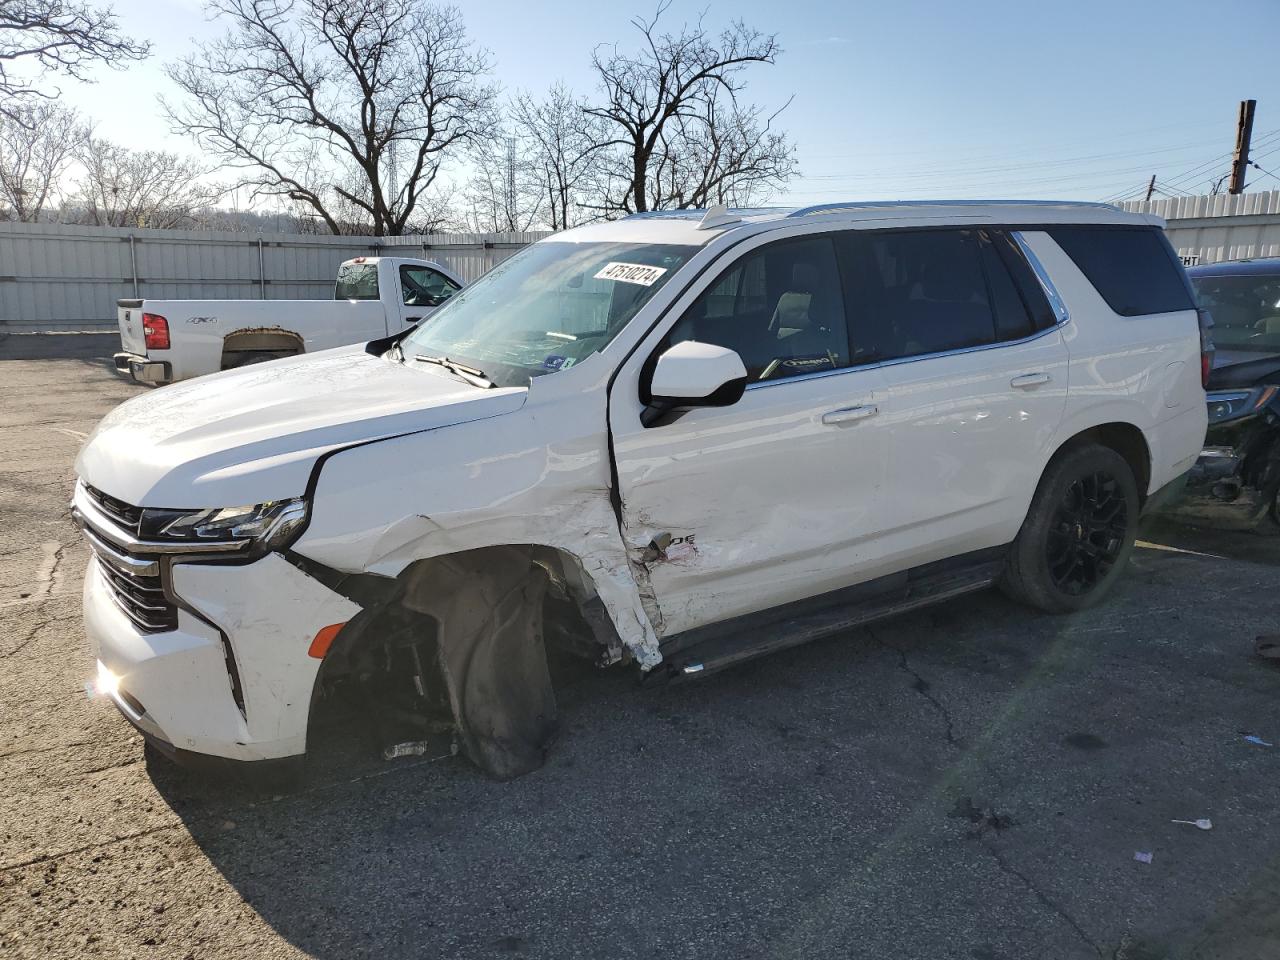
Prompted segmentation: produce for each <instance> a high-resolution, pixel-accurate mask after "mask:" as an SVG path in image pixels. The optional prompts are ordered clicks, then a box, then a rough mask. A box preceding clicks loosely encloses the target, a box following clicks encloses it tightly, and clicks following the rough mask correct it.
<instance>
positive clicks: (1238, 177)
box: [1227, 100, 1258, 194]
mask: <svg viewBox="0 0 1280 960" xmlns="http://www.w3.org/2000/svg"><path fill="white" fill-rule="evenodd" d="M1257 106H1258V101H1257V100H1241V101H1240V117H1239V119H1238V120H1237V121H1236V152H1235V156H1234V157H1232V158H1231V186H1230V187H1229V188H1228V189H1227V193H1231V194H1236V193H1244V175H1245V172H1246V171H1247V170H1248V169H1249V141H1250V140H1252V139H1253V111H1254V108H1256V107H1257Z"/></svg>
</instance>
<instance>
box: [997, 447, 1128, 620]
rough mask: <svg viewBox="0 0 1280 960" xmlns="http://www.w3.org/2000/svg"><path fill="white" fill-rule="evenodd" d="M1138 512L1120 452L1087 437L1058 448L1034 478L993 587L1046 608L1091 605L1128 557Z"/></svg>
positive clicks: (1051, 610)
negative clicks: (1037, 479) (1019, 526)
mask: <svg viewBox="0 0 1280 960" xmlns="http://www.w3.org/2000/svg"><path fill="white" fill-rule="evenodd" d="M1138 511H1139V501H1138V486H1137V483H1136V482H1135V481H1134V478H1133V470H1132V469H1131V468H1130V467H1129V464H1128V462H1127V461H1126V460H1125V459H1124V457H1122V456H1120V454H1118V453H1116V451H1114V450H1112V449H1110V448H1109V447H1104V446H1101V445H1099V444H1092V443H1091V444H1082V445H1080V446H1076V447H1071V448H1069V449H1067V450H1064V451H1062V452H1060V453H1059V454H1058V455H1057V456H1056V457H1054V459H1053V460H1051V461H1050V462H1049V466H1048V467H1046V468H1045V472H1044V476H1042V477H1041V478H1040V485H1039V486H1038V487H1037V488H1036V493H1035V496H1034V497H1033V498H1032V500H1031V509H1029V510H1028V511H1027V518H1026V519H1025V520H1024V521H1023V522H1022V529H1021V530H1020V531H1019V532H1018V536H1017V539H1015V540H1014V542H1013V546H1012V547H1011V548H1010V551H1009V561H1008V566H1007V568H1006V570H1005V575H1004V578H1003V579H1002V580H1001V583H1000V586H1001V588H1002V589H1003V590H1004V591H1005V593H1007V594H1008V595H1009V596H1010V597H1012V598H1013V599H1015V600H1018V601H1020V602H1022V603H1025V604H1027V605H1028V606H1032V607H1035V608H1037V609H1039V610H1044V611H1046V612H1049V613H1070V612H1072V611H1076V610H1084V609H1086V608H1087V607H1091V606H1093V605H1094V604H1096V603H1098V602H1100V601H1101V600H1102V599H1103V598H1104V597H1105V596H1106V595H1107V594H1108V593H1109V592H1110V591H1111V589H1112V588H1113V587H1114V586H1115V582H1116V580H1117V579H1118V578H1119V576H1120V572H1121V571H1122V570H1123V569H1124V568H1125V567H1126V566H1127V565H1128V563H1129V557H1130V555H1131V554H1132V553H1133V541H1134V538H1135V537H1136V535H1137V530H1138Z"/></svg>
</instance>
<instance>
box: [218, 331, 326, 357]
mask: <svg viewBox="0 0 1280 960" xmlns="http://www.w3.org/2000/svg"><path fill="white" fill-rule="evenodd" d="M250 352H253V353H257V352H270V353H279V354H281V355H284V354H290V353H304V352H305V346H304V344H303V342H302V337H300V336H298V335H297V334H296V333H291V332H289V331H288V330H236V331H235V332H233V333H229V334H227V336H226V339H224V340H223V341H222V355H223V357H224V358H225V357H226V355H227V354H229V353H250Z"/></svg>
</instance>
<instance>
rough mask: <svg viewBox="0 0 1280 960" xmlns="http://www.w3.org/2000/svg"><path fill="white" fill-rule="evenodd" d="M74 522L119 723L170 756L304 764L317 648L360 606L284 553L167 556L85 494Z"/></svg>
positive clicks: (87, 601)
mask: <svg viewBox="0 0 1280 960" xmlns="http://www.w3.org/2000/svg"><path fill="white" fill-rule="evenodd" d="M73 515H74V516H75V517H76V519H77V521H78V522H79V523H80V524H81V525H82V526H83V527H84V528H85V534H86V537H85V539H86V540H87V541H88V542H89V545H90V547H91V548H92V549H93V551H94V556H93V559H92V560H91V561H90V564H89V570H88V572H87V574H86V576H85V584H84V624H85V632H86V633H87V634H88V637H89V640H90V643H91V644H92V646H93V649H94V653H95V656H96V657H97V659H98V661H99V662H100V663H101V664H102V667H103V668H104V669H105V670H106V671H108V672H109V674H110V676H111V677H112V678H113V682H112V683H111V684H110V685H109V689H108V690H106V691H104V692H107V693H109V695H110V696H111V699H112V700H113V701H114V702H115V704H116V706H117V707H118V708H119V709H120V712H121V713H123V714H124V716H125V717H126V718H127V719H128V720H129V721H130V722H131V723H132V724H133V725H134V726H135V727H137V728H138V729H139V730H140V731H141V732H142V733H143V735H144V736H146V737H147V739H148V740H150V741H151V742H153V743H155V744H156V745H157V746H159V747H160V748H161V749H162V750H164V751H165V752H171V751H185V752H189V753H194V754H204V755H209V756H214V757H223V758H227V759H231V760H271V759H279V758H285V757H292V756H297V755H299V754H302V753H304V752H305V751H306V738H307V724H308V720H309V717H310V710H311V699H312V692H313V690H314V687H315V680H316V675H317V674H318V672H319V669H320V663H321V661H320V660H318V659H316V658H314V657H311V656H310V655H309V648H310V645H311V642H312V640H313V639H314V638H315V636H316V634H317V633H318V632H319V631H320V630H321V629H322V628H324V627H330V626H333V625H335V624H344V623H346V622H347V621H348V620H350V619H351V618H352V617H353V616H355V614H356V613H358V612H359V609H360V608H359V606H358V605H356V604H355V603H353V602H352V601H350V600H348V599H346V598H345V597H343V596H341V595H339V594H337V593H335V592H333V591H332V590H330V589H329V588H328V587H326V586H324V585H323V584H321V583H320V582H319V581H317V580H315V579H314V578H312V577H310V576H308V575H307V574H305V573H303V572H302V571H301V570H299V569H298V568H297V567H295V566H294V565H293V564H291V563H289V562H288V561H287V560H285V559H284V558H283V557H281V556H280V555H279V554H274V553H271V554H267V555H266V556H264V557H262V558H261V559H258V560H254V561H252V562H248V561H247V560H236V559H234V558H227V557H226V556H225V555H224V556H222V557H208V558H205V557H199V556H190V555H181V554H173V553H163V552H157V550H159V548H160V547H162V546H167V545H163V544H156V543H154V542H151V541H140V540H138V539H136V537H135V536H134V535H133V534H131V533H130V531H129V530H127V529H124V528H123V527H121V526H120V525H119V523H117V522H115V521H114V520H113V519H112V518H111V517H109V516H107V515H106V514H105V513H104V511H102V510H100V509H97V508H96V507H95V501H93V500H91V498H89V496H88V494H87V493H86V491H85V488H84V486H83V484H79V485H77V488H76V497H75V500H74V501H73ZM157 584H158V586H157ZM166 603H168V604H169V605H170V606H169V607H168V609H167V611H166V610H165V609H164V608H165V604H166ZM167 748H171V750H170V749H167Z"/></svg>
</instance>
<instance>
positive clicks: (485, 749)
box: [401, 547, 556, 780]
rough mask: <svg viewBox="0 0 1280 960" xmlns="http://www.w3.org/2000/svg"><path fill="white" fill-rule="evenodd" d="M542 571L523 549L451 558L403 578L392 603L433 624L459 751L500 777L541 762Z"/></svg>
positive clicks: (551, 711)
mask: <svg viewBox="0 0 1280 960" xmlns="http://www.w3.org/2000/svg"><path fill="white" fill-rule="evenodd" d="M546 586H547V573H546V571H545V570H544V569H543V568H542V567H541V566H539V565H537V564H535V563H533V561H532V560H531V558H530V554H529V552H528V551H526V550H523V549H520V548H518V547H499V548H491V549H485V550H474V551H468V552H465V553H459V554H452V555H449V556H446V557H442V558H439V559H437V560H433V561H430V562H428V563H424V564H421V565H420V566H418V567H417V568H416V569H414V570H410V571H409V572H408V573H407V574H406V580H405V589H404V594H403V599H402V601H401V602H402V603H403V605H404V606H405V607H406V608H407V609H409V610H412V611H414V612H415V613H421V614H425V615H426V616H429V617H431V618H432V619H433V620H435V621H436V623H437V625H438V634H437V645H436V649H437V651H438V657H439V667H440V673H441V676H442V677H443V680H444V685H445V690H446V693H447V696H448V699H449V705H450V708H451V709H452V711H453V715H454V720H455V722H456V724H457V727H458V736H459V739H460V741H461V744H462V748H463V749H464V750H465V751H466V754H467V756H468V757H469V758H470V759H471V761H472V762H473V763H475V764H476V766H478V767H480V768H481V769H482V770H484V771H485V772H486V773H489V774H491V775H492V776H494V777H498V778H500V779H504V780H505V779H509V778H512V777H518V776H520V775H521V774H525V773H528V772H530V771H532V770H536V769H538V768H539V767H541V766H542V764H543V761H544V759H545V757H546V751H547V748H548V747H549V745H550V743H551V740H552V738H553V737H554V735H555V732H556V703H555V695H554V693H553V691H552V688H551V677H550V674H549V672H548V669H547V656H546V649H545V646H544V644H543V637H542V605H543V604H542V601H543V594H544V593H545V591H546Z"/></svg>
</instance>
